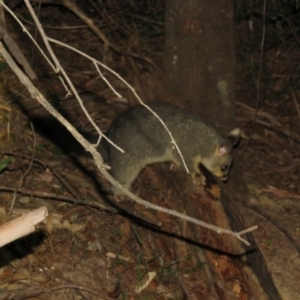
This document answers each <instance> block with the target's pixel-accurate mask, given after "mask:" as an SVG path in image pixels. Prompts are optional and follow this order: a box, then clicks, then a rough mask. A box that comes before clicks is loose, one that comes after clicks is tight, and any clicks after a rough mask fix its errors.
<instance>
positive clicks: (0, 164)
mask: <svg viewBox="0 0 300 300" xmlns="http://www.w3.org/2000/svg"><path fill="white" fill-rule="evenodd" d="M11 160H12V158H11V157H9V156H8V157H5V158H4V159H3V160H2V161H1V162H0V173H1V172H2V171H3V170H4V169H6V167H7V166H8V165H9V164H10V162H11Z"/></svg>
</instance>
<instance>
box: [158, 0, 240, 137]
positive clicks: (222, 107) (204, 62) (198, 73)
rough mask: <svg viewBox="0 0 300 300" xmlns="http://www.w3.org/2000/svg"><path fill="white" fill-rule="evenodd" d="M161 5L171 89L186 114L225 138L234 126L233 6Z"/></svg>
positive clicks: (205, 2)
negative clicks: (212, 128) (196, 115)
mask: <svg viewBox="0 0 300 300" xmlns="http://www.w3.org/2000/svg"><path fill="white" fill-rule="evenodd" d="M165 3H166V18H165V19H166V21H165V36H166V38H165V52H164V62H165V72H166V74H167V76H168V80H169V86H170V89H171V91H172V92H173V93H174V94H175V95H176V96H177V97H178V98H179V99H180V101H181V103H182V104H183V106H184V107H185V108H187V109H189V110H191V111H192V112H195V113H197V114H198V115H200V116H201V117H203V118H205V119H206V120H208V121H210V123H211V124H213V125H214V126H215V127H217V128H218V129H219V130H220V132H221V133H223V134H227V133H228V132H229V130H231V129H232V128H233V126H234V123H235V122H234V120H235V104H234V97H235V52H234V27H233V1H217V2H216V1H209V0H202V1H196V0H187V1H180V0H166V1H165Z"/></svg>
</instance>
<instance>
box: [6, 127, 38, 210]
mask: <svg viewBox="0 0 300 300" xmlns="http://www.w3.org/2000/svg"><path fill="white" fill-rule="evenodd" d="M30 127H31V132H32V135H33V153H32V157H31V159H30V163H29V165H28V168H27V170H26V171H25V173H24V174H23V175H22V177H21V178H20V180H19V184H18V187H17V188H16V189H15V192H14V195H13V199H12V201H11V205H10V208H9V211H8V215H9V216H11V214H12V212H13V209H14V206H15V202H16V198H17V193H18V191H19V189H20V188H21V187H22V186H23V183H24V179H25V178H26V176H27V175H28V174H29V172H30V170H31V167H32V164H33V160H34V156H35V148H36V136H35V132H34V127H33V124H32V122H30Z"/></svg>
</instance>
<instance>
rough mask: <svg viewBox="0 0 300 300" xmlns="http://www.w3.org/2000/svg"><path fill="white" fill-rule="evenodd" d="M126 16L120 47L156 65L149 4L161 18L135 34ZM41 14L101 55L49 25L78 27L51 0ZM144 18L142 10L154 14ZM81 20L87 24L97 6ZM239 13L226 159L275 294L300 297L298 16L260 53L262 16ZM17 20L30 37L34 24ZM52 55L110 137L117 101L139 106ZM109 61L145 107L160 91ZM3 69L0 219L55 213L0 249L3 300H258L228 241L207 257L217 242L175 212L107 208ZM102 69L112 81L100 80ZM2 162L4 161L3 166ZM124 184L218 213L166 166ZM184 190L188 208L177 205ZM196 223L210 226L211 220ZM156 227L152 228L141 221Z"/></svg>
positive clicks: (154, 79) (78, 122)
mask: <svg viewBox="0 0 300 300" xmlns="http://www.w3.org/2000/svg"><path fill="white" fill-rule="evenodd" d="M122 9H123V11H122V13H120V15H119V16H118V17H119V18H121V15H122V16H123V18H124V19H122V21H123V22H124V23H122V22H121V21H119V22H120V24H121V25H120V24H119V26H121V27H122V26H124V27H123V30H124V32H125V33H128V32H130V33H131V36H132V38H131V39H129V40H127V41H126V39H121V38H120V39H119V40H118V41H119V44H118V46H119V47H120V48H122V47H125V46H128V49H135V50H137V49H136V47H137V48H138V50H139V53H142V54H141V56H145V57H146V56H147V55H149V57H151V58H152V60H153V62H155V63H157V62H159V61H160V59H161V53H162V45H163V34H162V31H163V23H162V20H161V19H160V16H161V15H160V14H158V12H160V10H159V9H158V7H156V9H157V10H156V12H157V15H156V17H157V19H156V22H157V24H155V23H154V24H152V25H151V26H152V27H151V26H150V25H149V24H148V23H147V20H143V21H141V20H140V19H138V20H139V23H138V25H137V27H136V28H135V29H136V30H137V32H138V33H139V34H137V33H136V35H135V34H133V33H132V32H131V31H130V30H133V28H134V27H133V25H132V24H133V23H134V22H133V21H132V19H126V18H125V17H124V16H125V15H126V8H124V7H123V8H122ZM139 9H140V10H142V9H143V8H142V7H140V8H139ZM109 12H111V11H109ZM138 12H139V11H137V12H136V15H138ZM16 13H17V14H18V15H20V16H22V17H23V19H24V17H25V16H27V12H26V10H25V8H24V7H23V6H21V7H18V8H17V9H16ZM40 13H41V14H40V19H41V20H43V22H44V23H43V24H44V26H45V29H46V30H47V31H46V32H47V33H48V34H49V35H50V36H51V37H54V38H57V39H59V40H63V41H64V42H66V43H70V44H72V46H74V47H76V48H79V49H83V50H86V52H87V53H89V54H91V55H92V54H93V53H97V47H99V43H100V44H102V43H101V41H99V39H98V38H97V37H96V36H95V35H94V34H92V33H91V32H90V31H89V30H88V27H87V26H83V27H82V28H81V27H78V28H73V29H72V30H71V29H70V30H61V28H60V29H58V27H64V26H66V25H65V24H69V26H71V25H72V26H79V25H82V23H81V22H80V21H79V20H78V19H77V18H76V17H75V16H74V15H72V14H71V13H66V11H65V10H63V9H62V8H59V7H56V6H47V7H45V8H44V9H42V10H41V12H40ZM151 13H152V12H151V11H150V10H145V14H146V15H147V17H149V18H150V17H151ZM90 14H91V16H92V17H94V15H93V14H96V12H95V11H93V12H90ZM236 15H238V9H237V12H236ZM238 16H239V18H237V17H236V21H235V29H236V41H235V43H236V53H237V56H236V65H237V68H236V78H237V84H236V90H237V93H236V115H237V118H236V122H237V124H238V126H239V127H240V128H241V129H242V132H243V134H242V141H241V143H240V145H239V147H238V149H236V153H235V164H237V165H238V166H239V167H240V168H241V169H242V171H243V181H244V182H245V183H246V185H247V187H248V188H249V191H250V195H245V199H243V201H240V202H238V203H236V204H235V205H236V206H237V208H238V210H239V211H240V213H241V215H242V218H243V221H244V226H245V228H247V227H251V226H253V225H258V229H257V230H255V231H253V233H252V234H253V237H254V239H255V241H256V243H257V245H258V247H259V251H261V253H262V254H263V257H264V259H265V261H266V264H267V266H268V268H269V270H270V272H271V274H272V278H273V280H274V283H275V285H276V287H277V289H278V291H279V293H280V295H281V297H282V299H283V300H295V299H300V286H299V284H298V282H299V279H300V259H299V251H300V244H299V241H298V239H299V235H300V223H299V215H300V204H298V202H299V199H300V195H299V190H300V181H299V175H300V173H299V172H300V171H299V170H300V169H299V166H300V161H299V150H300V149H299V142H300V127H299V122H300V107H299V104H298V103H299V96H300V92H299V91H300V89H299V75H298V72H299V58H300V48H299V43H298V37H297V32H295V30H293V29H295V24H296V23H295V22H296V21H295V18H294V14H292V13H291V17H290V18H289V19H288V20H289V22H288V23H285V22H279V21H278V22H271V21H268V22H267V23H266V24H267V25H266V36H265V45H264V48H263V49H262V48H261V40H262V32H263V30H262V28H263V24H262V20H261V18H260V17H257V16H255V14H254V15H252V16H251V18H243V17H241V16H240V15H238ZM119 20H120V19H119ZM7 22H8V28H9V29H11V30H12V32H13V37H14V38H15V40H16V41H17V43H19V44H20V45H21V47H22V49H25V50H24V52H25V53H27V54H28V55H29V56H30V54H32V53H33V52H32V51H33V50H32V49H31V48H29V47H28V46H26V45H27V40H26V39H22V38H20V37H23V35H22V32H21V31H20V30H17V29H16V25H15V24H14V23H13V22H12V20H11V19H10V18H7ZM24 22H25V23H26V24H27V25H28V27H29V29H30V31H31V32H34V27H33V26H32V25H31V23H30V22H29V21H24ZM126 22H127V23H126ZM130 22H131V23H130ZM58 24H59V26H58ZM124 24H126V26H125V25H124ZM145 24H147V26H148V27H146V25H145ZM106 25H107V24H103V23H101V24H100V25H99V26H100V28H105V26H106ZM101 26H102V27H101ZM110 26H112V25H110ZM131 26H132V27H131ZM110 28H113V27H110ZM103 30H104V29H103ZM111 30H112V29H111ZM73 31H74V34H73V33H72V32H73ZM115 34H116V35H117V34H120V32H119V31H118V33H115ZM111 36H112V38H117V37H118V36H115V35H114V34H112V35H111ZM120 36H122V34H120ZM87 41H88V43H87ZM125 41H126V42H125ZM86 45H89V46H86ZM55 49H56V51H57V53H58V56H59V58H60V60H61V61H62V64H63V65H64V67H65V68H66V70H67V71H68V72H69V73H71V78H72V80H73V81H74V82H75V85H76V87H78V90H79V92H82V95H83V99H84V103H85V105H86V108H87V110H88V111H89V112H90V114H91V116H92V118H93V120H94V121H95V122H96V123H97V124H98V125H99V126H100V127H101V128H102V129H104V130H105V129H106V128H107V126H108V125H109V124H110V122H111V121H112V119H113V118H114V117H115V116H116V115H118V114H119V113H120V112H121V111H123V110H124V109H125V108H126V107H127V104H126V100H128V101H129V102H131V103H132V102H134V100H132V99H133V96H132V94H131V93H130V91H128V89H127V88H125V87H124V84H122V83H120V82H119V81H114V80H113V81H112V83H113V86H114V87H115V88H116V89H117V90H118V92H120V93H121V94H122V96H123V98H122V99H121V100H123V101H120V100H119V101H116V96H115V94H114V93H113V92H112V91H111V90H110V89H109V88H108V87H107V85H106V84H104V83H103V82H102V81H101V80H100V79H99V78H97V76H96V75H95V74H96V73H95V71H94V70H93V66H92V65H91V64H87V63H86V61H84V60H82V59H81V58H78V56H76V55H75V54H72V53H69V52H67V51H66V50H65V49H62V48H59V47H55ZM101 49H102V47H101ZM262 51H263V54H264V55H263V60H262V64H260V63H261V52H262ZM116 57H117V55H116V54H115V53H114V54H112V53H109V55H108V57H107V58H106V59H107V62H108V64H109V65H114V62H115V66H116V68H115V70H116V71H118V72H119V73H120V74H121V75H122V76H124V78H126V79H128V80H129V81H130V82H131V83H132V85H133V86H134V88H135V89H136V90H137V91H138V92H140V93H141V97H142V98H143V97H145V98H147V100H151V97H154V96H155V95H154V94H155V93H154V92H153V87H155V89H157V90H156V93H157V92H161V89H163V87H162V86H161V84H160V77H159V76H160V75H159V74H157V73H156V72H148V71H147V70H146V68H143V67H141V66H140V65H143V63H140V62H139V63H137V62H136V61H135V60H134V59H133V58H130V59H127V60H125V61H123V60H122V59H121V60H120V59H118V58H116ZM74 62H76V64H74ZM145 64H146V62H145ZM1 65H3V66H5V64H4V63H3V64H2V63H1ZM32 65H33V66H34V68H35V70H36V69H37V71H36V72H37V73H38V75H39V76H40V77H41V78H42V80H41V81H40V82H39V83H38V85H39V86H40V88H41V89H42V91H43V93H44V94H45V95H46V96H47V97H48V99H49V100H50V101H51V103H52V104H53V105H54V106H55V107H56V108H57V109H58V111H60V112H61V113H63V115H64V116H66V117H67V118H68V119H69V120H70V121H71V122H72V123H73V124H74V125H75V127H76V128H78V129H79V130H80V131H81V132H83V133H84V134H85V135H86V136H87V137H88V138H89V139H91V140H92V141H93V142H94V138H95V137H94V136H95V135H94V131H93V130H92V129H91V126H90V125H89V124H88V122H87V119H86V117H85V116H84V114H83V113H82V111H81V110H80V108H79V106H78V104H77V103H76V102H75V101H74V99H67V100H65V97H64V95H65V90H64V89H63V88H62V86H61V84H59V81H58V80H57V77H56V76H55V74H54V73H53V72H52V73H49V71H47V70H46V69H45V66H44V65H43V64H41V65H39V61H37V60H33V62H32ZM124 66H126V68H124ZM128 66H130V67H131V68H132V70H133V71H132V72H131V69H130V68H129V67H128ZM124 69H125V70H126V71H124ZM3 70H4V71H2V73H1V78H2V82H3V83H2V85H1V89H2V91H3V92H2V96H1V99H0V102H1V103H0V108H1V111H0V115H1V118H0V138H1V146H0V147H1V153H2V159H1V163H0V167H1V165H2V166H3V167H1V168H0V170H1V173H0V178H1V185H0V192H1V200H0V223H1V224H4V223H6V222H7V221H8V220H9V217H8V211H9V209H10V207H11V206H12V203H13V202H14V210H13V216H14V217H15V216H18V215H20V214H24V213H25V212H29V211H31V210H32V209H34V208H37V207H41V206H46V207H47V209H48V211H49V213H50V216H49V218H48V219H47V220H46V221H45V222H44V223H43V224H41V225H39V226H38V230H37V232H36V233H35V234H31V235H30V236H28V237H25V238H23V239H21V240H18V241H15V242H14V243H11V244H9V245H7V246H4V247H2V248H1V249H0V299H12V298H11V295H12V294H10V292H11V291H13V293H14V294H13V295H14V299H205V300H209V299H218V298H216V295H214V294H213V293H212V292H211V290H212V289H210V287H211V286H218V288H220V289H223V290H224V291H225V292H224V293H227V294H228V295H231V294H232V295H231V298H230V299H254V298H253V297H252V296H251V295H250V294H249V292H248V291H250V288H249V287H247V286H245V285H243V284H242V283H241V282H242V279H241V278H240V275H239V274H237V273H236V272H237V271H236V270H237V269H236V268H235V267H233V265H238V264H241V261H240V260H239V259H234V258H233V257H231V256H230V255H226V251H225V250H224V249H228V248H229V246H228V245H229V242H228V244H227V242H226V238H228V241H229V240H230V238H229V237H225V242H224V239H223V240H222V242H221V243H223V246H224V248H223V249H218V250H219V251H216V248H214V247H217V246H216V244H215V243H216V241H215V240H218V239H219V237H218V236H217V235H216V238H215V240H212V239H211V238H210V237H208V235H207V234H206V231H205V230H202V229H201V230H200V229H198V228H197V227H195V226H192V225H190V224H189V223H187V222H185V221H182V220H178V219H176V218H175V217H171V216H169V215H165V214H163V213H160V212H155V213H154V212H152V211H150V210H148V209H146V208H145V207H142V206H139V205H134V204H133V202H132V201H127V202H125V203H124V206H125V207H126V209H127V210H128V211H131V212H135V213H136V214H138V216H142V218H143V219H144V220H148V221H149V222H148V221H146V222H143V221H141V220H140V219H139V218H132V216H129V215H127V214H126V213H124V212H123V213H114V212H113V208H112V206H111V205H110V204H109V203H107V202H105V201H104V200H103V194H102V192H103V190H108V188H107V182H106V181H105V180H103V178H101V176H99V174H97V173H96V170H95V166H94V165H93V163H91V160H90V157H89V156H88V155H86V154H85V152H84V150H83V149H82V147H80V146H78V144H77V143H76V142H75V141H74V140H73V138H72V137H71V136H70V134H68V133H67V132H66V131H65V130H64V129H63V128H62V127H61V126H60V125H59V124H57V123H56V122H54V121H53V120H52V119H51V118H50V117H49V116H48V115H47V114H46V113H45V111H44V110H43V109H42V108H41V107H40V106H39V105H37V103H36V102H35V101H34V100H32V99H31V98H30V95H29V93H28V92H27V91H25V89H24V87H23V86H22V85H21V84H20V83H19V82H18V80H17V79H16V77H15V76H14V75H13V73H12V72H11V71H10V70H7V69H5V67H3ZM105 75H106V76H107V78H109V79H111V78H110V75H109V74H105ZM258 78H260V80H258ZM141 87H143V88H141ZM258 90H259V93H258ZM145 95H147V96H145ZM124 103H125V104H124ZM8 157H9V158H11V161H10V162H7V161H6V159H7V158H8ZM172 178H175V179H174V182H175V180H178V178H179V180H180V181H182V182H184V183H185V184H186V185H185V186H187V190H186V191H182V190H180V188H178V189H174V185H173V184H172V182H173V179H172ZM133 190H134V192H135V193H136V194H137V195H139V196H141V197H142V198H143V199H146V200H147V201H150V202H151V203H155V204H158V205H161V206H164V207H167V208H170V209H174V210H177V211H180V212H182V213H186V212H187V211H189V210H188V209H189V208H190V207H192V208H193V207H195V208H197V209H195V210H198V209H199V210H204V211H205V210H206V209H207V210H208V209H209V207H219V206H220V203H219V200H218V197H219V194H220V191H219V188H218V186H217V185H216V184H212V185H211V186H209V187H208V188H206V187H203V186H200V187H199V186H196V187H195V186H194V185H193V183H192V182H191V179H190V178H189V177H188V176H187V175H185V174H184V172H182V171H179V170H177V169H175V170H174V169H171V170H170V165H169V164H163V165H162V166H158V167H148V168H146V170H144V171H143V172H142V173H141V174H140V176H139V178H138V179H137V181H136V182H135V184H134V187H133ZM207 194H209V195H210V196H209V197H208V196H207ZM101 195H102V196H101ZM185 195H188V196H189V198H190V199H191V200H190V201H191V203H188V204H187V203H184V199H185V198H184V196H185ZM104 198H105V197H104ZM199 198H200V199H201V203H202V204H201V205H202V206H201V208H200V205H199ZM212 199H213V200H212ZM87 204H88V205H87ZM205 221H207V222H208V223H210V222H211V220H210V219H209V218H208V219H207V220H205ZM151 222H153V223H154V226H152V225H153V224H152V225H149V223H151ZM156 223H161V224H162V228H163V230H159V229H157V227H156V226H155V224H156ZM215 225H217V226H221V227H222V226H224V227H226V226H228V224H227V223H226V220H225V218H224V220H223V219H222V220H221V218H219V220H218V224H215ZM196 228H197V229H196ZM194 234H195V235H194ZM195 237H196V238H197V240H195ZM202 247H203V248H206V251H208V252H209V253H210V254H209V255H208V256H207V255H206V256H205V255H204V254H203V251H202ZM210 266H214V267H215V269H214V272H216V273H217V272H218V271H219V272H220V273H222V274H226V275H227V278H228V281H227V282H226V284H227V285H226V284H225V286H223V285H222V284H224V283H221V281H219V282H217V283H216V282H212V280H213V279H212V278H214V277H213V276H212V274H211V273H210V272H211V271H210ZM216 269H218V270H216ZM16 291H18V293H19V294H18V293H17V292H16ZM219 299H221V298H219ZM224 299H229V297H228V298H224ZM255 300H256V299H255Z"/></svg>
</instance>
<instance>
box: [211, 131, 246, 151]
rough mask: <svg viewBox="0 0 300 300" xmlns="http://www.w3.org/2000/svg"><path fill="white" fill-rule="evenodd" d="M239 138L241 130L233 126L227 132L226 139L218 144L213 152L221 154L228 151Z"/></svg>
mask: <svg viewBox="0 0 300 300" xmlns="http://www.w3.org/2000/svg"><path fill="white" fill-rule="evenodd" d="M240 138H241V130H240V129H239V128H235V129H234V130H232V131H231V132H229V134H228V136H227V139H226V140H225V141H224V142H222V143H220V144H218V145H217V147H216V150H215V154H216V155H217V156H223V155H225V154H227V153H229V152H230V151H231V150H232V147H234V146H235V145H236V144H237V143H238V142H239V140H240Z"/></svg>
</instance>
